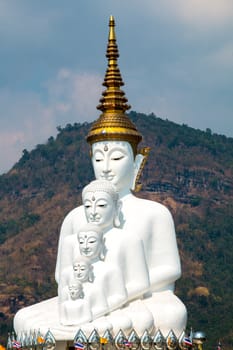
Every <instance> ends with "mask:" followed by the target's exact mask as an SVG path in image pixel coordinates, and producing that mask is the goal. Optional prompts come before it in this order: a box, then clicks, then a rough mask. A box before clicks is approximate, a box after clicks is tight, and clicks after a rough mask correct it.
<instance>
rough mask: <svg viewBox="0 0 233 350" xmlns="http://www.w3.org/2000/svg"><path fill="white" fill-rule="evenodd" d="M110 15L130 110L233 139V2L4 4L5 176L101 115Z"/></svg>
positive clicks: (1, 154) (1, 152)
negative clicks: (61, 132) (73, 127)
mask: <svg viewBox="0 0 233 350" xmlns="http://www.w3.org/2000/svg"><path fill="white" fill-rule="evenodd" d="M110 15H113V16H114V17H115V21H116V35H117V43H118V48H119V51H120V58H119V61H118V63H119V67H120V70H121V74H122V78H123V80H124V82H125V86H124V88H123V89H124V91H125V93H126V96H127V98H128V100H129V103H130V105H131V106H132V110H135V111H137V112H143V113H146V114H147V113H151V112H153V113H154V114H156V115H157V116H159V117H161V118H164V119H168V120H171V121H174V122H176V123H179V124H183V123H184V124H187V125H189V126H191V127H194V128H198V129H201V130H206V128H210V129H211V130H212V132H215V133H218V134H225V135H226V136H230V137H233V115H232V111H233V97H232V96H233V91H232V90H233V1H232V0H156V1H155V0H144V1H139V0H124V1H123V0H118V1H115V0H96V1H93V0H85V1H84V0H68V1H67V0H66V1H65V0H47V1H45V0H41V1H31V0H20V1H19V0H11V1H9V0H1V2H0V23H1V25H0V57H1V63H0V76H1V79H0V173H3V172H7V171H8V170H9V169H10V168H11V167H12V166H13V164H14V163H15V162H16V161H17V160H18V159H19V158H20V156H21V155H22V150H23V149H25V148H26V149H27V150H31V149H33V148H34V147H35V146H36V145H37V144H39V143H45V142H46V140H47V139H48V137H50V136H52V135H53V136H55V135H56V132H57V130H56V127H57V126H65V125H66V124H67V123H71V124H73V123H74V122H84V121H92V120H94V119H96V118H97V117H98V116H99V112H98V111H97V110H96V105H97V104H98V102H99V98H100V96H101V92H102V91H103V87H102V85H101V84H102V82H103V79H104V75H105V70H106V66H107V61H106V58H105V52H106V45H107V37H108V20H109V16H110Z"/></svg>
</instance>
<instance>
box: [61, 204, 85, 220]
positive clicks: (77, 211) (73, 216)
mask: <svg viewBox="0 0 233 350" xmlns="http://www.w3.org/2000/svg"><path fill="white" fill-rule="evenodd" d="M83 216H85V212H84V206H83V205H80V206H79V207H76V208H74V209H72V210H71V211H70V212H69V213H68V214H67V215H66V217H65V219H64V222H69V221H74V220H75V221H76V220H77V219H78V218H80V217H83Z"/></svg>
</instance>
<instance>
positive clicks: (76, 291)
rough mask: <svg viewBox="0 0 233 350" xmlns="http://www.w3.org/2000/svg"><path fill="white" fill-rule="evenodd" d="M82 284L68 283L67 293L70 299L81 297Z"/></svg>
mask: <svg viewBox="0 0 233 350" xmlns="http://www.w3.org/2000/svg"><path fill="white" fill-rule="evenodd" d="M82 292H83V289H82V284H81V283H71V284H70V285H69V294H70V298H71V299H72V300H76V299H79V298H81V296H82Z"/></svg>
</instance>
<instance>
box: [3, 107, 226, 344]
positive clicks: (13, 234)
mask: <svg viewBox="0 0 233 350" xmlns="http://www.w3.org/2000/svg"><path fill="white" fill-rule="evenodd" d="M130 118H131V119H132V120H133V122H134V123H135V124H136V125H137V128H138V129H139V131H140V132H141V133H142V135H143V137H144V138H143V142H142V146H149V147H151V151H150V155H149V158H148V160H147V163H146V166H145V168H144V171H143V174H142V178H141V182H142V190H141V192H139V193H137V194H136V195H137V196H140V197H142V198H148V199H151V200H156V201H158V202H161V203H163V204H165V205H166V206H167V207H168V208H169V209H170V210H171V212H172V214H173V217H174V221H175V225H176V232H177V240H178V245H179V250H180V256H181V262H182V269H183V275H182V278H181V279H180V280H179V281H178V282H177V284H176V294H177V295H178V296H179V297H180V298H181V299H182V301H183V302H184V303H185V305H186V306H187V309H188V329H189V328H190V327H192V328H193V329H194V330H203V331H204V332H206V334H207V342H206V344H205V346H204V347H205V348H206V349H213V347H215V346H217V343H218V341H219V339H220V340H221V343H222V344H223V346H224V347H225V348H228V349H233V326H232V325H233V316H232V310H233V301H232V291H233V273H232V272H233V271H232V261H233V204H232V203H233V200H232V199H233V139H232V138H227V137H226V136H223V135H217V134H212V132H211V130H210V129H207V130H206V131H201V130H196V129H193V128H190V127H188V126H187V125H178V124H175V123H173V122H170V121H168V120H162V119H160V118H158V117H156V116H155V115H153V114H151V115H144V114H139V113H136V112H131V113H130ZM89 129H90V124H88V123H84V124H78V123H75V124H74V125H70V124H68V125H67V126H66V127H65V128H58V131H59V132H58V135H57V137H56V138H53V137H50V138H49V139H48V141H47V143H46V144H43V145H37V146H36V147H35V149H34V150H32V151H31V152H28V151H27V150H23V155H22V157H21V159H20V160H19V161H18V163H16V164H15V165H14V167H13V168H12V169H11V170H10V171H9V172H8V173H7V174H4V175H2V176H0V256H1V263H0V286H1V288H0V335H1V338H0V342H6V333H7V331H8V330H11V327H12V319H13V316H14V314H15V312H16V311H17V310H18V309H19V308H21V307H23V306H26V305H30V304H33V303H35V302H38V301H41V300H44V299H47V298H48V297H52V296H54V295H56V284H55V281H54V270H55V262H56V253H57V244H58V238H59V230H60V226H61V224H62V221H63V219H64V217H65V216H66V214H67V213H68V212H69V211H70V210H71V209H72V208H74V207H75V206H77V205H79V204H80V203H81V196H80V194H81V190H82V188H83V187H84V186H85V185H86V184H87V183H88V182H90V181H91V180H92V179H93V178H94V175H93V171H92V167H91V162H90V157H89V156H88V155H89V146H88V145H87V143H86V141H85V136H86V135H87V132H88V130H89Z"/></svg>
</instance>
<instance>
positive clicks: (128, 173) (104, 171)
mask: <svg viewBox="0 0 233 350" xmlns="http://www.w3.org/2000/svg"><path fill="white" fill-rule="evenodd" d="M92 154H93V156H92V164H93V168H94V172H95V177H96V179H105V180H108V181H111V182H112V183H113V184H114V185H115V186H116V189H117V190H118V191H119V193H122V192H126V191H128V192H129V191H130V189H131V188H132V187H134V181H135V177H136V175H137V172H138V169H139V165H140V164H138V159H137V156H136V158H135V159H134V155H133V150H132V147H131V145H130V144H129V143H128V142H126V141H101V142H96V143H94V144H93V145H92Z"/></svg>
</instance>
